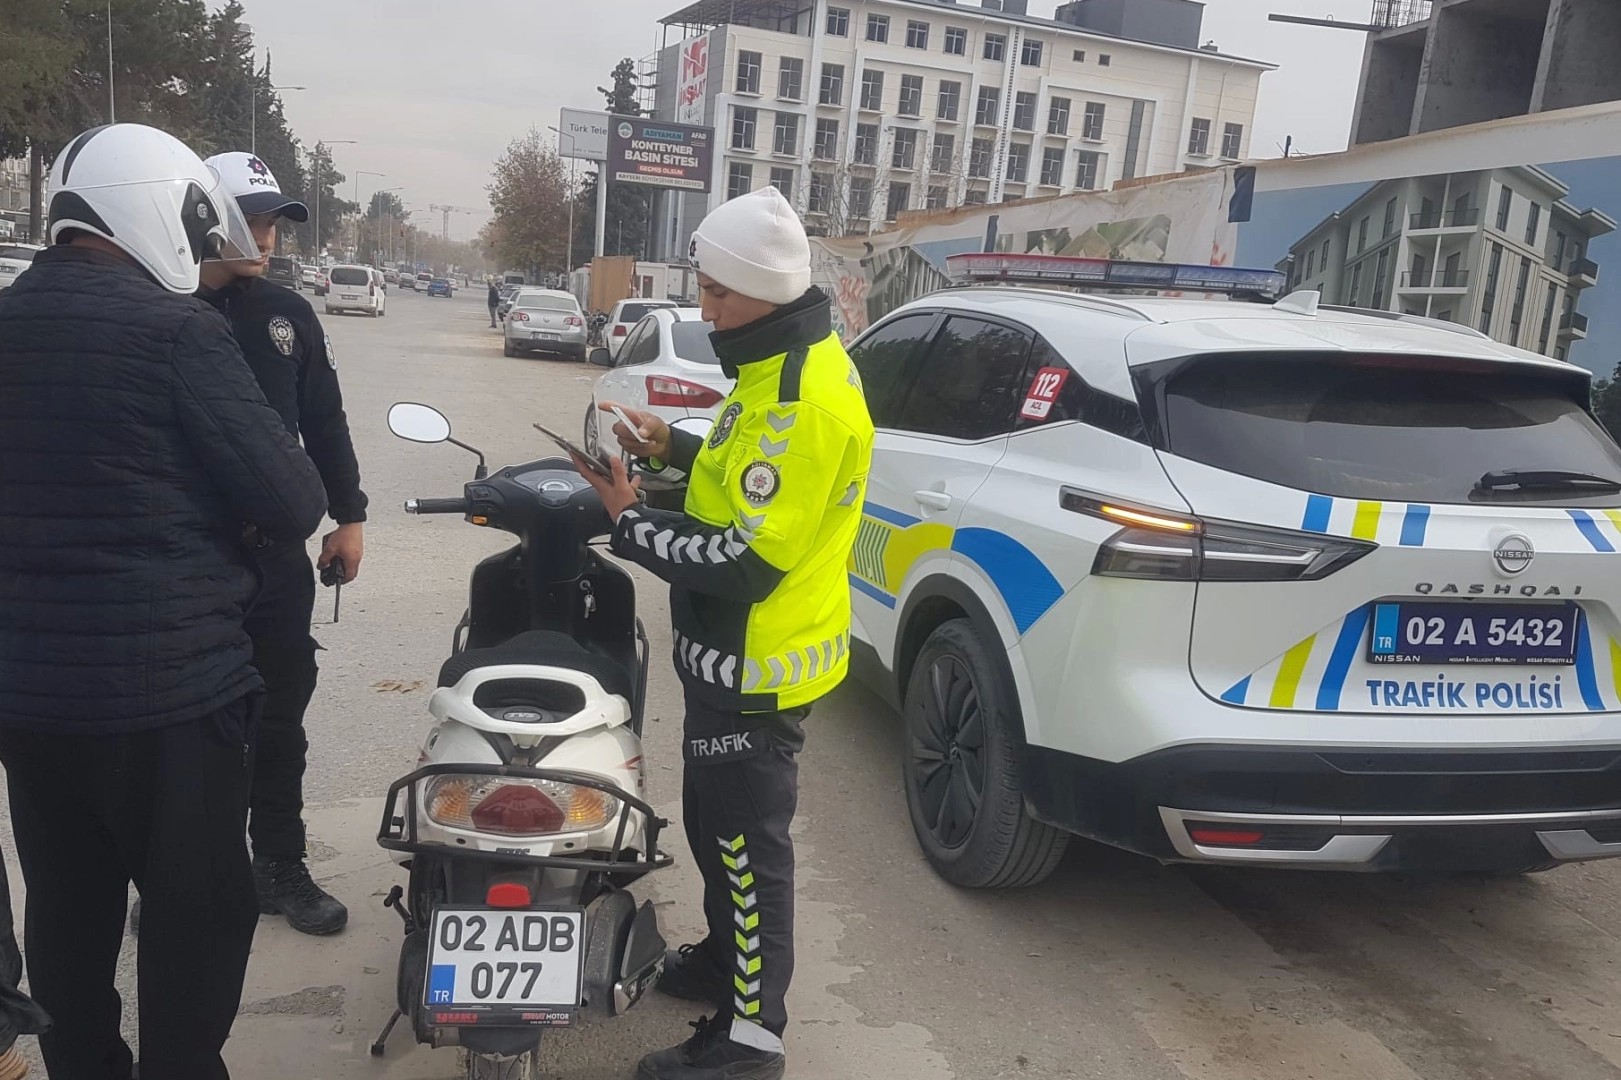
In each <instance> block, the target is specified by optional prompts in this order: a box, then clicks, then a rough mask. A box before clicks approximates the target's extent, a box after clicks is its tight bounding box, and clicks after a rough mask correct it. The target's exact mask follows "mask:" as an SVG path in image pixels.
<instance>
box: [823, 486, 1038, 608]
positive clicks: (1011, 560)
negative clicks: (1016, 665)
mask: <svg viewBox="0 0 1621 1080" xmlns="http://www.w3.org/2000/svg"><path fill="white" fill-rule="evenodd" d="M862 510H863V516H862V519H861V527H860V529H859V530H858V532H857V533H856V543H855V547H854V549H853V550H852V551H851V553H850V563H849V569H850V587H851V588H853V589H855V590H856V591H857V592H859V593H861V594H862V595H863V596H867V597H871V598H872V599H873V600H876V601H877V602H878V603H880V604H883V605H884V606H885V607H888V608H893V607H895V604H896V591H897V590H898V589H899V587H900V585H901V583H902V582H904V581H905V580H906V575H907V574H908V573H909V572H910V571H911V569H912V567H913V566H915V565H916V564H917V563H918V561H919V560H921V559H922V558H923V557H924V556H926V555H929V554H932V553H934V552H937V551H950V552H952V553H954V554H957V555H961V556H962V557H963V558H965V559H967V560H968V561H969V562H972V563H973V564H974V565H975V566H977V567H978V568H979V569H980V571H981V572H983V573H984V574H985V576H986V577H987V578H989V579H990V581H991V584H992V585H993V586H995V588H996V591H997V594H998V595H999V596H1000V597H1001V598H1002V603H1003V604H1004V605H1005V606H1006V608H1007V611H1008V614H1009V615H1010V616H1011V617H1012V619H1013V625H1014V626H1015V627H1016V628H1017V629H1018V632H1019V633H1021V634H1023V633H1024V632H1025V631H1027V630H1029V629H1030V627H1032V626H1034V625H1035V624H1036V622H1037V620H1039V619H1040V618H1041V617H1042V616H1043V615H1045V614H1046V613H1047V612H1048V611H1050V610H1052V607H1053V605H1054V604H1056V603H1058V601H1059V600H1060V599H1061V598H1062V597H1063V595H1064V587H1063V586H1062V585H1061V584H1060V583H1059V581H1058V578H1057V577H1055V576H1054V575H1053V573H1052V571H1051V570H1048V569H1047V566H1046V564H1045V563H1043V562H1042V561H1041V558H1040V557H1039V556H1038V555H1036V553H1035V552H1033V551H1031V550H1030V549H1029V548H1027V547H1025V546H1024V545H1023V544H1021V543H1020V542H1019V541H1017V540H1015V539H1014V538H1013V537H1011V536H1009V535H1008V534H1007V533H1004V532H1001V531H999V530H996V529H982V528H967V529H957V528H953V527H952V526H950V525H944V524H941V523H939V522H934V521H924V520H923V519H921V518H916V517H912V516H911V515H909V514H904V513H902V512H900V511H899V510H894V509H891V508H890V507H887V506H882V505H879V504H878V503H874V502H868V503H866V504H865V505H864V506H863V507H862Z"/></svg>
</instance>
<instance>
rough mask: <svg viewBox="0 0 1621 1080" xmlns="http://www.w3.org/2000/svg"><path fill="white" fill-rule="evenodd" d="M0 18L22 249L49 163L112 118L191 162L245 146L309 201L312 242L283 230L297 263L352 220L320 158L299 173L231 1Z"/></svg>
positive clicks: (93, 0) (40, 0)
mask: <svg viewBox="0 0 1621 1080" xmlns="http://www.w3.org/2000/svg"><path fill="white" fill-rule="evenodd" d="M5 7H6V14H5V16H4V18H3V19H0V156H3V157H22V156H27V158H28V161H29V172H30V194H31V197H30V199H29V205H30V217H29V224H28V232H29V236H30V237H33V238H38V237H41V236H42V235H43V229H42V227H41V220H40V219H41V217H42V215H43V213H44V211H45V206H44V198H43V193H44V190H45V181H46V178H47V176H48V174H49V169H50V166H51V163H52V161H53V160H54V159H55V157H56V155H57V154H58V153H59V152H60V151H61V150H62V149H63V148H64V147H65V146H66V145H67V144H68V142H69V141H70V140H71V139H72V138H73V136H74V135H76V134H78V133H79V132H81V131H84V130H85V129H87V128H91V127H95V126H96V125H98V124H105V123H107V122H108V121H109V119H110V118H112V117H113V116H114V114H115V113H116V119H117V120H119V121H120V122H137V123H143V124H150V125H152V126H153V127H158V128H162V129H164V130H165V131H168V132H170V133H171V134H173V135H175V136H176V137H177V138H179V139H181V140H182V141H183V142H185V143H186V144H187V145H188V146H190V147H191V148H192V149H193V150H195V151H197V153H198V154H200V155H202V156H203V157H208V156H209V155H211V154H216V153H220V152H223V151H229V150H247V149H249V148H250V142H252V141H254V136H255V134H256V135H257V138H256V150H257V153H258V155H259V157H260V158H261V159H263V160H264V162H265V164H266V165H268V166H269V167H270V170H271V172H273V173H275V175H276V179H277V180H278V181H279V182H280V183H281V185H282V189H283V190H284V191H286V192H287V193H289V194H292V195H295V196H297V197H300V198H302V199H303V200H304V201H306V202H309V201H312V200H313V199H314V198H315V197H316V194H315V193H316V189H317V187H319V189H320V200H321V221H320V230H321V235H320V237H319V238H316V237H314V236H313V235H312V232H311V230H312V229H313V228H314V223H313V222H312V223H309V224H305V225H295V224H294V223H292V222H286V223H285V227H286V228H287V230H289V232H288V235H289V238H290V239H291V241H292V242H293V243H294V244H296V246H297V247H298V249H299V250H300V251H303V252H311V251H314V250H317V249H318V248H319V247H324V246H325V245H326V244H327V243H329V242H330V241H331V240H332V239H333V237H334V235H335V234H336V231H337V229H338V228H339V225H340V222H341V221H342V219H343V218H344V216H345V215H346V214H350V213H353V212H355V211H356V210H357V209H358V208H357V207H356V206H355V205H354V204H353V203H350V202H348V201H346V200H344V199H343V198H341V197H340V196H339V194H338V192H339V190H340V189H341V185H342V184H343V182H344V176H343V174H342V173H339V172H338V171H337V170H336V169H334V168H333V167H332V165H331V160H330V156H327V157H324V158H322V159H321V160H320V163H319V164H320V167H319V173H320V175H319V176H318V177H317V176H314V175H312V174H311V173H312V170H311V169H310V168H306V165H305V161H306V160H310V162H311V165H312V166H313V165H314V164H315V162H314V159H313V158H310V156H309V155H308V154H307V153H304V151H305V147H304V146H303V145H302V144H301V143H300V142H299V140H298V138H297V137H296V136H295V135H294V134H293V132H292V130H291V128H290V127H289V126H288V124H287V119H286V117H285V116H284V115H283V112H282V103H281V99H280V98H279V97H278V96H277V94H276V92H275V91H274V90H273V89H271V87H272V86H273V85H274V83H273V80H272V77H271V60H270V56H269V54H268V53H267V54H266V56H265V59H264V63H263V64H262V65H261V64H259V63H258V61H257V49H256V48H255V46H254V41H253V34H252V31H251V30H250V29H249V27H248V26H246V25H245V24H244V23H243V21H242V20H243V9H242V5H241V4H240V3H239V2H238V0H228V2H227V3H226V4H225V5H224V6H223V7H221V8H220V9H219V10H218V11H214V12H210V11H209V10H208V7H207V5H206V4H205V3H204V0H115V2H113V3H111V4H108V3H107V2H106V0H6V4H5ZM109 19H110V21H111V25H110V26H109ZM109 30H110V32H111V35H112V50H111V52H112V67H111V72H110V73H109V70H108V34H109ZM109 77H110V79H111V83H110V85H109ZM255 129H256V131H255ZM317 239H318V240H319V243H317Z"/></svg>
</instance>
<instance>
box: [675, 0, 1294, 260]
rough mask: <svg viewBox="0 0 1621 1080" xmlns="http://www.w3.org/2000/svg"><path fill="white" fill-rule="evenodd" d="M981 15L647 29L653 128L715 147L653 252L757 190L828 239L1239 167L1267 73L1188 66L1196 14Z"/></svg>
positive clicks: (1187, 6)
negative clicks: (709, 183)
mask: <svg viewBox="0 0 1621 1080" xmlns="http://www.w3.org/2000/svg"><path fill="white" fill-rule="evenodd" d="M981 2H982V3H983V6H977V5H976V6H970V5H969V4H968V3H961V4H959V3H953V2H951V0H698V2H696V3H694V4H691V5H690V6H688V7H687V8H684V9H683V10H681V11H678V12H676V13H675V14H673V15H670V16H669V17H667V18H666V19H665V20H663V21H664V24H665V26H666V27H668V28H672V29H674V30H676V31H678V32H681V33H682V34H683V37H684V39H685V40H684V41H683V42H682V43H681V44H678V45H671V46H669V47H668V48H666V49H664V50H663V51H662V53H661V54H660V62H659V72H660V76H659V83H658V94H657V100H656V105H657V115H658V116H659V117H660V118H662V119H670V120H685V121H687V122H692V123H701V124H704V125H708V126H712V127H714V128H715V144H716V145H715V163H714V188H713V190H712V192H711V193H710V194H709V195H707V196H685V197H682V198H679V199H678V198H676V197H671V198H670V199H668V200H665V202H666V205H665V209H664V211H663V212H662V213H661V215H660V216H661V222H660V235H661V236H662V237H663V239H664V242H665V243H666V244H667V245H668V246H669V252H668V253H669V254H675V255H679V254H680V253H682V252H684V251H685V247H686V239H687V235H688V234H690V232H691V230H692V228H693V227H694V226H695V225H696V224H697V222H698V221H699V220H700V219H701V218H702V216H703V214H704V213H705V212H707V211H708V210H709V209H712V208H713V207H715V206H718V205H719V204H720V203H721V202H723V201H725V200H726V199H728V198H734V197H736V196H738V195H741V194H744V193H745V192H748V191H751V190H754V189H756V188H760V187H763V186H765V185H766V184H774V185H776V186H777V187H778V188H780V189H782V190H783V192H784V193H786V194H787V195H788V196H789V198H790V200H791V201H793V202H794V204H795V205H796V206H797V207H798V208H799V210H800V211H801V213H802V214H803V215H804V216H805V218H806V222H807V224H808V225H810V226H812V227H813V228H814V229H816V230H818V231H820V232H823V233H826V234H829V235H841V234H848V233H866V232H871V231H876V230H880V229H882V228H883V227H884V225H885V223H886V222H890V221H894V220H895V219H896V217H897V216H898V215H899V214H901V213H902V212H905V211H908V210H924V209H947V208H952V207H957V206H962V205H972V204H977V203H997V202H1002V201H1004V200H1010V199H1018V198H1027V197H1036V196H1044V195H1059V194H1065V193H1069V192H1074V191H1085V190H1093V189H1106V188H1108V187H1110V186H1112V185H1113V184H1114V183H1115V182H1117V181H1119V180H1122V179H1130V178H1132V177H1139V176H1151V175H1160V174H1166V173H1176V172H1183V171H1186V170H1191V169H1198V168H1206V167H1210V166H1213V165H1217V164H1220V163H1222V162H1230V161H1237V160H1240V159H1242V158H1243V157H1244V156H1245V155H1246V154H1247V153H1248V150H1249V138H1250V130H1251V127H1252V125H1253V122H1254V116H1255V105H1256V97H1257V94H1258V91H1259V88H1260V80H1261V75H1262V73H1264V72H1266V71H1269V70H1271V69H1272V68H1273V65H1271V64H1266V63H1262V62H1260V61H1256V60H1247V59H1243V58H1240V57H1235V56H1228V55H1225V54H1223V53H1220V52H1218V51H1216V50H1215V48H1214V47H1213V46H1209V45H1206V46H1203V47H1201V45H1200V43H1199V31H1200V26H1201V19H1202V13H1203V12H1202V5H1200V4H1197V3H1193V2H1191V0H1077V2H1074V3H1069V4H1065V5H1064V6H1063V7H1061V8H1059V9H1058V11H1057V12H1056V14H1057V16H1058V17H1057V18H1055V19H1045V18H1036V17H1032V16H1030V15H1028V14H1026V13H1025V0H981ZM699 57H701V58H702V59H701V62H700V63H699V64H694V63H693V61H694V60H695V59H697V58H699ZM699 68H701V70H698V69H699Z"/></svg>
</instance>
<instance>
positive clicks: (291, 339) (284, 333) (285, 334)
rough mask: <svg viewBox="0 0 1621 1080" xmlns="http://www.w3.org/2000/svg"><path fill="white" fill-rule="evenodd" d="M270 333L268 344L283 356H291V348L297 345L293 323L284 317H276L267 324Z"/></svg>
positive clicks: (296, 335)
mask: <svg viewBox="0 0 1621 1080" xmlns="http://www.w3.org/2000/svg"><path fill="white" fill-rule="evenodd" d="M267 329H268V330H269V331H270V343H271V344H272V345H274V346H275V347H276V351H277V352H279V353H281V354H282V355H283V356H291V355H293V346H294V345H296V344H297V343H298V334H297V332H296V331H295V330H294V329H293V321H292V320H291V319H289V318H288V317H287V316H285V315H277V316H275V317H274V318H272V319H271V320H270V322H269V323H268V324H267Z"/></svg>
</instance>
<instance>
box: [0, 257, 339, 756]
mask: <svg viewBox="0 0 1621 1080" xmlns="http://www.w3.org/2000/svg"><path fill="white" fill-rule="evenodd" d="M325 510H326V496H325V493H324V491H323V489H322V485H321V478H320V476H319V475H318V474H317V473H316V471H315V466H314V465H313V464H311V462H310V459H309V458H308V457H307V456H306V455H305V454H304V451H303V450H301V449H300V448H299V446H298V444H297V442H295V441H294V439H293V438H292V436H290V435H288V434H287V429H286V428H285V427H284V426H283V425H282V421H281V418H280V417H279V416H277V415H276V413H275V411H274V410H273V409H271V408H270V406H269V405H268V404H266V402H265V398H264V395H263V394H262V393H261V392H260V390H259V387H258V384H257V383H256V382H255V381H254V378H253V374H252V373H251V372H250V371H249V370H248V366H247V364H246V362H244V360H243V359H242V353H241V350H240V349H238V348H237V345H236V343H235V341H234V340H232V337H231V330H230V327H229V326H228V325H227V324H226V322H225V319H224V318H222V317H221V316H220V314H219V313H218V312H217V311H215V310H213V309H212V308H211V307H209V306H208V305H207V304H205V303H204V302H203V301H201V300H198V299H195V298H193V297H189V296H175V295H173V294H171V293H169V292H167V291H165V290H164V289H162V288H161V287H159V286H158V285H157V283H156V282H154V281H153V280H152V279H151V278H149V277H148V276H147V275H146V273H145V272H144V271H142V270H141V269H139V268H138V267H136V266H135V265H134V264H132V263H127V262H125V261H123V260H121V259H119V258H116V257H114V256H111V255H108V254H104V253H102V252H99V251H93V250H89V249H86V248H83V247H54V248H50V249H48V250H46V251H42V252H40V253H39V255H38V257H37V258H36V259H35V260H34V264H33V266H32V267H31V268H30V269H29V270H27V271H25V272H24V273H23V274H21V275H19V276H18V278H17V282H16V284H14V285H13V286H12V287H11V288H9V289H7V290H6V291H5V292H3V293H0V725H4V726H9V727H15V728H28V729H33V730H43V731H52V732H61V733H70V732H71V733H76V734H114V733H121V732H130V731H140V730H145V729H150V728H157V727H161V726H164V725H166V724H171V723H179V722H181V721H184V720H189V719H194V718H196V717H199V716H202V715H205V714H207V713H209V712H212V711H214V710H215V709H218V708H219V707H221V706H223V705H226V704H228V703H230V702H232V701H234V700H236V699H238V698H240V697H242V696H243V695H244V694H247V693H250V692H252V691H253V690H256V689H258V688H259V686H260V685H262V684H261V681H260V679H259V676H258V674H257V673H256V672H255V671H254V670H253V668H252V667H251V666H250V665H249V655H250V650H249V645H248V638H247V635H246V634H244V633H243V631H242V618H243V613H244V611H245V610H246V608H247V606H248V604H249V603H250V602H251V600H252V599H253V594H254V590H255V588H256V586H257V579H256V577H255V574H254V571H253V569H252V560H251V559H250V558H249V556H248V553H247V551H246V549H245V547H244V545H243V540H242V537H243V533H244V531H245V529H246V527H247V526H253V527H256V528H257V529H258V530H259V532H260V533H261V534H262V535H263V536H265V537H268V538H270V539H272V540H274V541H280V542H285V543H301V542H302V541H303V540H304V539H305V538H307V537H308V536H309V535H310V534H311V533H313V532H314V531H315V529H316V527H317V526H318V525H319V524H320V522H321V516H322V514H323V513H324V512H325Z"/></svg>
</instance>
